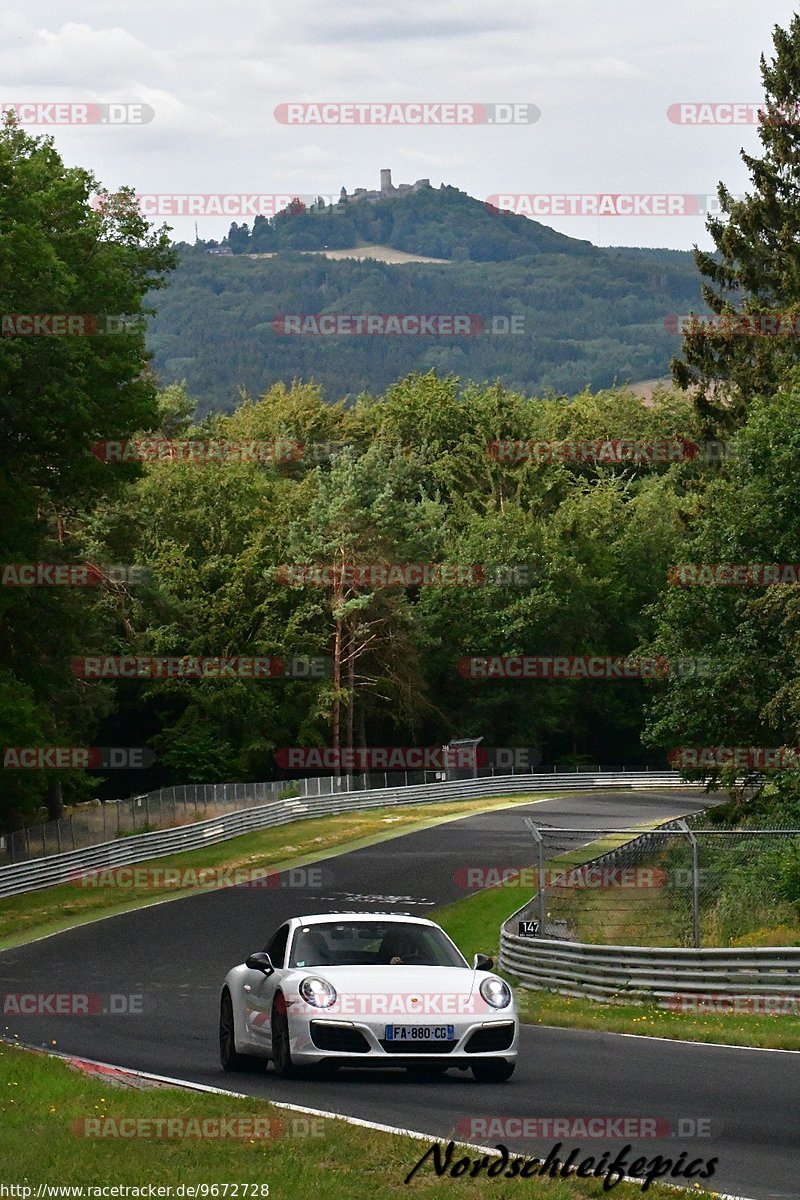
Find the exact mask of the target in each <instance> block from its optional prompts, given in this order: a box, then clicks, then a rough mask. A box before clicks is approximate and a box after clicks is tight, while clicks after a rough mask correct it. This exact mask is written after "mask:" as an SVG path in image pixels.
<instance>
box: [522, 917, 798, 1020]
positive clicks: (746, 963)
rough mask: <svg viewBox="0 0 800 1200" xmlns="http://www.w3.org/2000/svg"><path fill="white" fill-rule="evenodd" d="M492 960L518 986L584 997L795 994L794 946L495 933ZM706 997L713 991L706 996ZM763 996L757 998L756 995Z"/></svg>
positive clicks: (673, 1002)
mask: <svg viewBox="0 0 800 1200" xmlns="http://www.w3.org/2000/svg"><path fill="white" fill-rule="evenodd" d="M499 965H500V967H501V968H502V969H503V970H504V971H508V972H509V974H511V975H514V976H515V977H516V978H517V979H519V981H520V983H521V984H522V985H523V986H524V987H529V988H539V989H549V990H551V991H556V992H559V993H560V994H561V995H564V996H583V997H587V998H589V999H592V1000H604V1001H620V1000H628V1001H634V1002H646V1003H647V1002H649V1003H653V1002H655V1003H656V1004H657V1005H658V1007H659V1008H672V1009H674V1008H683V1009H685V1010H690V1011H691V1009H692V1007H693V1005H695V1006H699V1008H700V1011H703V1009H702V1006H703V1004H704V1003H706V1004H707V1005H708V1007H709V1008H711V1009H712V1010H713V1009H714V1008H715V1007H716V1008H717V1009H718V1010H719V1011H723V1010H724V1009H725V1007H726V1005H728V1006H733V1005H734V1003H735V1002H736V998H737V997H740V998H742V1000H746V999H747V998H748V997H757V998H758V999H759V1003H760V1007H759V1008H758V1009H757V1011H769V998H774V999H775V1000H776V1001H778V1000H780V999H781V998H789V997H791V998H792V999H793V1000H795V1001H796V999H797V996H798V994H800V946H787V947H766V948H764V947H760V946H759V947H752V946H746V947H741V948H740V947H735V948H731V949H714V950H694V949H681V948H680V947H668V948H657V947H646V946H590V945H587V944H585V943H578V942H562V941H556V940H555V939H550V938H524V937H517V936H516V935H515V934H513V933H510V932H508V930H506V929H505V928H504V929H503V930H502V931H501V935H500V963H499ZM712 998H713V999H712ZM762 1000H763V1003H761V1001H762Z"/></svg>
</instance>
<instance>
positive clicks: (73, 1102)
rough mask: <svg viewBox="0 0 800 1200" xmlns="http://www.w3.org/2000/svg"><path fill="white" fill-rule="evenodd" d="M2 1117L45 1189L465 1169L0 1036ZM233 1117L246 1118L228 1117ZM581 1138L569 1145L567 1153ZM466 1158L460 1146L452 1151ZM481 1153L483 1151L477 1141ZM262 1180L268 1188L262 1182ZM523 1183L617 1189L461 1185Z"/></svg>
mask: <svg viewBox="0 0 800 1200" xmlns="http://www.w3.org/2000/svg"><path fill="white" fill-rule="evenodd" d="M0 1118H1V1119H0V1154H2V1161H3V1164H4V1169H3V1172H2V1175H3V1177H4V1180H3V1181H4V1182H6V1181H7V1182H14V1183H16V1184H17V1185H25V1186H28V1187H31V1188H32V1189H33V1193H32V1194H34V1195H35V1189H36V1188H37V1186H38V1185H40V1184H51V1185H56V1186H58V1185H60V1186H63V1187H68V1186H70V1185H73V1186H76V1185H77V1186H81V1185H82V1186H83V1187H84V1188H86V1187H87V1186H102V1185H105V1184H111V1185H122V1186H129V1187H132V1188H142V1187H144V1189H145V1191H144V1193H143V1194H144V1195H146V1194H147V1190H146V1189H147V1185H148V1184H155V1185H158V1186H161V1187H168V1186H169V1187H172V1188H174V1187H175V1186H176V1185H179V1184H184V1185H186V1186H187V1187H189V1186H192V1185H195V1186H196V1185H206V1187H207V1188H208V1189H209V1190H207V1191H206V1193H205V1194H206V1195H207V1196H218V1197H223V1196H224V1194H225V1193H224V1192H223V1185H225V1184H227V1185H228V1192H227V1195H228V1196H229V1197H235V1196H236V1192H235V1191H234V1188H233V1185H236V1184H238V1185H239V1191H238V1196H239V1197H242V1196H243V1195H245V1194H247V1195H248V1197H252V1196H256V1197H261V1196H264V1195H266V1194H267V1192H266V1191H265V1190H263V1189H264V1187H265V1186H267V1187H268V1188H269V1193H268V1194H269V1196H271V1197H273V1198H276V1200H277V1198H279V1197H292V1196H295V1197H306V1196H316V1195H320V1194H321V1190H324V1194H325V1196H326V1198H327V1200H376V1198H378V1200H384V1198H386V1200H391V1198H393V1197H400V1196H409V1195H414V1196H419V1197H422V1200H428V1198H431V1200H438V1198H439V1197H448V1198H449V1197H451V1196H452V1194H453V1186H454V1184H453V1178H452V1177H451V1176H450V1175H449V1173H448V1174H447V1175H443V1176H442V1177H437V1176H436V1175H435V1174H434V1172H433V1170H432V1168H431V1166H430V1165H429V1164H430V1159H429V1160H428V1161H427V1162H426V1164H425V1165H424V1166H423V1167H421V1168H420V1170H419V1171H418V1172H417V1173H416V1174H415V1175H414V1177H413V1179H412V1180H411V1182H410V1184H408V1185H406V1184H405V1183H404V1182H403V1181H404V1179H405V1177H406V1175H407V1174H408V1173H409V1171H411V1170H412V1168H413V1167H414V1165H415V1164H416V1163H417V1162H419V1160H420V1158H421V1157H422V1155H423V1154H424V1153H425V1152H426V1150H427V1149H428V1146H429V1144H430V1143H428V1142H427V1141H419V1140H417V1139H415V1138H409V1137H403V1136H401V1135H394V1134H388V1133H381V1132H378V1131H377V1130H371V1129H364V1128H361V1127H359V1126H354V1125H348V1124H347V1123H346V1122H344V1121H336V1120H327V1119H326V1120H323V1119H322V1118H312V1117H309V1116H305V1115H303V1116H301V1115H300V1114H297V1113H292V1112H290V1111H287V1110H285V1109H283V1110H282V1109H280V1107H278V1106H275V1105H271V1104H269V1103H268V1102H266V1101H263V1100H258V1099H255V1098H254V1097H248V1096H242V1097H233V1096H216V1095H210V1094H203V1093H198V1092H190V1091H184V1090H182V1089H178V1088H162V1087H157V1088H153V1089H150V1090H145V1091H139V1090H129V1089H124V1088H118V1087H115V1086H113V1085H110V1084H109V1082H108V1081H107V1080H106V1081H102V1082H101V1081H98V1080H97V1079H96V1078H93V1077H87V1076H85V1075H83V1074H80V1073H78V1072H76V1071H75V1070H73V1069H71V1068H70V1067H69V1066H68V1065H67V1064H66V1063H65V1062H62V1061H59V1060H57V1059H51V1058H47V1057H46V1056H44V1055H42V1054H36V1053H32V1052H30V1051H26V1050H22V1049H19V1048H16V1047H6V1046H0ZM87 1118H88V1119H89V1120H93V1121H97V1120H98V1118H99V1122H98V1123H97V1124H95V1125H94V1127H92V1126H89V1128H90V1129H92V1128H94V1129H95V1130H98V1129H99V1130H103V1129H105V1130H107V1131H108V1130H111V1129H118V1128H119V1126H118V1125H117V1124H116V1122H118V1121H119V1120H125V1119H128V1120H130V1119H131V1118H133V1119H141V1120H143V1121H148V1122H149V1125H148V1126H143V1127H142V1126H130V1125H128V1126H123V1127H122V1128H123V1129H125V1128H128V1129H140V1128H146V1129H149V1130H150V1131H151V1133H152V1132H153V1131H157V1130H158V1129H159V1127H158V1126H156V1125H154V1123H153V1122H154V1119H159V1118H160V1119H162V1120H163V1119H164V1118H167V1119H169V1118H173V1119H178V1120H180V1121H181V1122H183V1123H184V1124H182V1126H181V1128H183V1129H186V1124H185V1123H186V1122H189V1121H197V1122H203V1121H207V1120H208V1119H211V1120H212V1121H215V1122H216V1121H218V1120H219V1119H220V1118H226V1119H228V1118H230V1119H234V1120H235V1119H236V1118H239V1119H243V1120H244V1121H249V1120H253V1119H255V1120H258V1121H260V1122H262V1124H261V1125H260V1126H256V1128H260V1129H264V1130H266V1129H269V1128H270V1126H267V1125H266V1122H265V1119H266V1121H270V1122H274V1123H275V1124H273V1125H272V1126H271V1128H272V1129H274V1132H275V1133H277V1134H278V1135H279V1136H273V1137H268V1138H264V1137H256V1138H243V1139H238V1140H232V1139H231V1138H230V1137H226V1138H217V1139H215V1140H212V1139H210V1138H207V1137H206V1138H203V1137H196V1136H195V1137H191V1138H189V1137H175V1136H173V1137H171V1138H163V1137H158V1138H157V1137H153V1136H149V1137H145V1136H134V1137H131V1136H127V1137H109V1136H105V1137H96V1136H94V1137H86V1136H85V1135H82V1134H81V1131H82V1130H83V1131H85V1129H86V1125H85V1124H84V1122H85V1121H86V1119H87ZM279 1123H282V1125H283V1128H282V1129H281V1128H280V1124H279ZM275 1125H277V1128H275ZM161 1128H162V1129H163V1128H164V1127H163V1126H162V1127H161ZM174 1128H175V1126H173V1129H174ZM199 1128H201V1129H202V1125H200V1126H199ZM227 1128H229V1129H230V1128H236V1127H235V1126H231V1125H230V1123H228V1124H227ZM239 1128H245V1127H243V1126H240V1127H239ZM309 1133H312V1134H313V1135H312V1136H309ZM570 1148H571V1147H566V1146H565V1153H566V1152H568V1149H570ZM618 1148H619V1149H622V1145H620V1146H619V1147H618ZM603 1149H611V1150H612V1155H611V1156H612V1157H613V1153H614V1152H615V1150H616V1147H614V1148H612V1147H605V1146H604V1147H603ZM464 1153H467V1154H470V1152H469V1151H465V1152H464ZM598 1153H599V1152H598V1151H597V1150H595V1154H596V1155H598ZM459 1157H461V1156H460V1155H459V1154H458V1151H456V1153H455V1154H454V1156H453V1160H452V1161H453V1162H456V1161H457V1159H458V1158H459ZM471 1157H474V1158H477V1159H478V1160H479V1158H480V1156H479V1155H478V1156H474V1152H473V1154H472V1155H471ZM648 1157H653V1155H649V1156H648ZM489 1161H491V1160H489ZM562 1161H563V1158H562ZM594 1161H596V1159H595V1160H593V1163H594ZM592 1165H593V1164H592ZM589 1169H591V1168H589ZM245 1184H247V1185H250V1186H249V1188H248V1190H247V1192H246V1193H245V1192H244V1191H243V1190H242V1189H243V1185H245ZM213 1185H217V1190H216V1191H212V1190H211V1188H212V1187H213ZM253 1185H256V1188H257V1190H250V1188H252V1187H253ZM523 1189H524V1193H525V1196H530V1197H532V1198H533V1200H595V1198H597V1200H599V1197H601V1196H604V1195H607V1194H608V1193H607V1192H604V1191H603V1185H602V1181H601V1180H599V1179H598V1180H592V1181H590V1180H583V1179H570V1180H563V1181H562V1180H553V1179H550V1178H544V1179H539V1178H528V1179H525V1180H524V1181H520V1180H510V1181H505V1180H499V1179H493V1180H491V1186H490V1187H487V1179H486V1175H485V1174H484V1175H483V1176H482V1177H478V1178H474V1179H473V1178H469V1177H468V1176H462V1177H461V1178H460V1179H459V1184H458V1191H459V1195H467V1196H476V1197H478V1196H483V1195H486V1194H487V1193H488V1192H490V1193H491V1195H492V1196H493V1197H496V1200H509V1198H510V1197H512V1196H513V1197H518V1196H520V1195H521V1194H522V1191H523ZM23 1194H24V1193H23ZM29 1194H30V1193H29ZM131 1194H132V1195H137V1194H141V1193H136V1192H133V1193H131ZM173 1194H174V1193H173ZM183 1194H184V1195H185V1194H186V1192H185V1191H184V1193H183ZM647 1194H648V1195H649V1196H652V1197H654V1200H667V1197H670V1198H671V1200H675V1198H676V1197H679V1196H687V1197H688V1196H690V1195H691V1196H692V1197H696V1198H698V1200H710V1198H711V1195H712V1194H711V1193H709V1192H707V1191H701V1190H699V1189H693V1190H692V1191H691V1192H690V1191H689V1190H688V1189H687V1190H683V1189H681V1190H680V1191H676V1190H673V1189H670V1190H669V1191H667V1190H666V1189H662V1188H661V1187H660V1186H659V1185H658V1184H654V1185H653V1187H652V1188H650V1189H649V1190H648V1193H647ZM84 1195H86V1192H84ZM614 1195H615V1196H616V1197H618V1200H633V1198H634V1197H641V1195H642V1190H641V1188H640V1187H639V1186H638V1185H636V1184H627V1183H621V1184H619V1185H618V1186H616V1187H614Z"/></svg>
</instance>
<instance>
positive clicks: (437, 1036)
mask: <svg viewBox="0 0 800 1200" xmlns="http://www.w3.org/2000/svg"><path fill="white" fill-rule="evenodd" d="M386 1041H387V1042H452V1041H455V1038H454V1026H452V1025H387V1026H386Z"/></svg>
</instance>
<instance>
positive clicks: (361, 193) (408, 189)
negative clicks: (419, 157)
mask: <svg viewBox="0 0 800 1200" xmlns="http://www.w3.org/2000/svg"><path fill="white" fill-rule="evenodd" d="M430 186H431V181H430V179H418V180H417V182H416V183H400V184H398V186H397V187H395V186H394V185H393V183H392V172H391V169H390V168H388V167H386V168H384V169H383V170H382V171H381V186H380V190H379V191H377V192H371V191H369V190H368V189H367V188H356V190H355V191H354V192H353V195H352V197H350V199H353V200H370V201H372V203H374V202H375V201H376V200H387V199H389V197H391V196H404V195H406V194H408V193H413V192H421V191H422V189H423V188H429V187H430ZM339 199H340V200H347V199H348V195H347V189H346V188H342V190H341V192H340V193H339Z"/></svg>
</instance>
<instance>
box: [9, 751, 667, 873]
mask: <svg viewBox="0 0 800 1200" xmlns="http://www.w3.org/2000/svg"><path fill="white" fill-rule="evenodd" d="M570 769H571V768H564V767H563V766H558V767H556V766H553V767H552V768H550V767H541V766H537V767H536V768H535V773H536V774H543V773H545V772H548V771H552V772H553V773H554V774H555V773H556V772H558V774H560V775H563V774H565V773H566V771H568V770H570ZM628 769H629V770H631V771H636V772H638V773H639V774H641V773H643V772H646V771H647V769H648V768H641V767H640V768H628ZM574 770H575V772H576V773H577V772H583V773H587V772H589V773H591V772H595V773H597V774H611V773H615V774H619V773H620V772H622V773H624V772H625V770H626V768H625V767H599V766H598V767H591V766H588V767H587V766H583V765H576V766H575V767H574ZM531 773H532V771H531V769H530V768H526V769H525V770H520V769H519V768H516V769H515V768H514V766H513V765H511V766H510V767H509V768H508V769H503V770H499V769H497V768H495V767H481V768H475V769H469V770H460V769H457V770H449V771H422V770H420V771H372V772H370V773H369V774H361V775H355V774H353V775H350V776H347V775H340V776H328V777H322V776H313V777H311V778H309V779H299V780H287V779H283V780H274V781H272V782H266V783H207V784H204V783H197V784H194V783H190V784H183V785H179V786H177V787H169V788H160V789H159V790H158V791H154V792H148V793H147V794H146V795H141V796H133V797H132V798H131V799H128V800H115V801H112V802H107V803H104V804H101V803H100V801H94V802H90V803H88V804H81V805H78V806H77V807H76V808H75V809H74V810H73V811H72V812H70V813H69V814H68V815H67V816H65V817H62V818H61V820H58V821H48V822H45V823H43V824H37V825H29V826H26V828H24V829H18V830H16V831H15V832H14V833H10V834H6V835H5V837H2V836H0V862H6V863H14V862H26V861H28V860H29V859H32V858H43V857H46V856H47V855H48V854H61V853H62V852H63V851H66V850H78V849H81V848H83V847H86V846H95V845H97V844H98V843H101V842H107V841H110V840H112V839H113V838H120V837H126V836H130V835H131V834H134V833H149V832H150V831H152V830H155V829H169V828H172V827H174V826H177V825H186V824H188V823H189V822H191V821H203V820H206V819H208V818H210V817H215V816H220V815H221V814H223V813H229V812H238V811H239V810H240V809H245V808H254V807H256V806H257V805H259V804H268V803H269V802H270V801H271V800H278V799H282V798H284V797H291V796H299V797H303V798H307V797H309V796H328V795H332V794H337V793H339V792H356V791H368V790H369V791H374V790H376V789H379V788H392V787H411V786H413V785H415V784H423V783H436V782H437V781H439V780H442V779H445V778H447V779H454V778H464V777H467V776H469V777H471V778H472V777H474V778H493V777H494V776H495V775H498V776H504V775H512V776H513V775H515V774H516V775H529V774H531Z"/></svg>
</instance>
